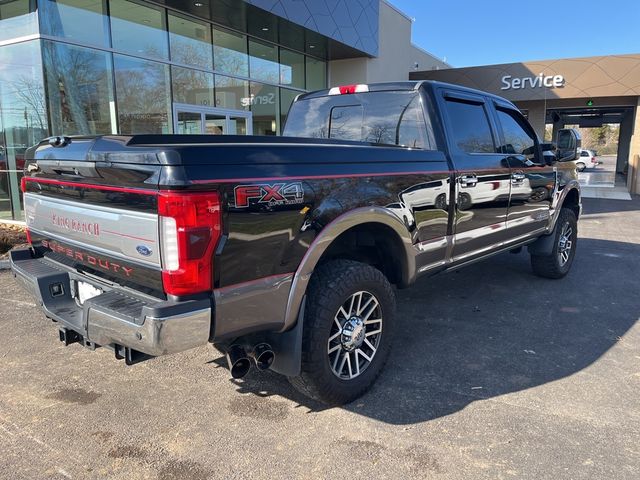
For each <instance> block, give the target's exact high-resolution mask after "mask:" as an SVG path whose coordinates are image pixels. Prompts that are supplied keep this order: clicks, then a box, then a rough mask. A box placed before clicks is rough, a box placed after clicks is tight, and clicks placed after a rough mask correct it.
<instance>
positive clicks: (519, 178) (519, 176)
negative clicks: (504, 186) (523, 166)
mask: <svg viewBox="0 0 640 480" xmlns="http://www.w3.org/2000/svg"><path fill="white" fill-rule="evenodd" d="M525 178H527V176H526V175H525V174H524V173H512V174H511V181H512V182H513V183H521V182H524V179H525Z"/></svg>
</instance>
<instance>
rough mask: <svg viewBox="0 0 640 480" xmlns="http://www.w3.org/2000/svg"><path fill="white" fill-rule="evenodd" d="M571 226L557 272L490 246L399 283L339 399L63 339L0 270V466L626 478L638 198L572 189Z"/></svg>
mask: <svg viewBox="0 0 640 480" xmlns="http://www.w3.org/2000/svg"><path fill="white" fill-rule="evenodd" d="M579 231H580V238H579V242H578V252H577V255H576V259H575V263H574V265H573V269H572V271H571V273H570V274H569V275H568V276H567V277H566V278H565V279H563V280H558V281H551V280H544V279H540V278H537V277H534V276H533V275H532V274H531V271H530V268H529V258H528V255H527V254H526V253H525V252H522V253H520V254H517V255H514V254H509V253H507V254H503V255H499V256H496V257H493V258H491V259H489V260H487V261H485V262H483V263H478V264H476V265H473V266H470V267H468V268H466V269H463V270H459V271H457V272H452V273H448V274H443V275H440V276H438V277H434V278H428V279H423V280H421V281H420V282H419V283H418V284H417V285H415V286H414V287H413V288H411V289H408V290H404V291H401V292H399V302H398V305H399V315H398V321H399V322H400V323H401V326H400V328H399V335H398V338H397V339H396V343H395V347H394V350H393V351H392V355H391V359H390V362H389V364H388V365H387V368H386V369H385V371H384V373H383V374H382V376H381V377H380V379H379V381H378V383H377V384H376V386H375V387H374V388H373V390H372V391H371V392H370V393H368V394H367V395H366V396H364V397H363V398H362V399H360V400H358V401H356V402H354V403H353V404H350V405H347V406H345V407H342V408H325V407H323V406H322V405H319V404H317V403H314V402H311V401H309V400H307V399H306V398H304V397H302V396H301V395H299V394H298V393H297V392H296V391H295V390H293V388H292V387H290V386H289V384H288V382H287V381H286V379H284V378H281V377H279V376H277V375H275V374H272V373H269V372H267V373H258V372H255V370H254V371H253V372H252V373H250V374H249V375H248V376H247V377H245V379H244V380H240V381H233V380H231V379H230V376H229V374H228V371H227V370H226V368H224V367H222V366H221V364H222V362H221V360H222V359H221V358H220V355H219V354H218V353H217V352H216V351H215V350H214V349H213V348H211V347H202V348H199V349H196V350H193V351H190V352H185V353H183V354H179V355H174V356H170V357H164V358H159V359H154V360H152V361H149V362H145V363H142V364H139V365H136V366H133V367H126V366H125V365H124V364H123V363H122V362H117V361H115V360H114V359H113V354H112V353H111V352H110V351H108V350H106V349H98V350H96V351H95V352H91V351H89V350H86V349H83V348H82V347H80V346H78V345H77V344H76V345H71V346H69V347H64V346H63V345H62V344H61V343H59V342H58V340H57V330H56V327H55V325H54V324H52V323H51V322H48V321H47V320H46V319H45V318H44V316H43V315H42V314H41V313H40V311H39V310H38V309H37V308H36V307H35V306H34V304H33V301H32V299H31V298H30V297H29V296H28V295H27V294H26V293H25V292H23V291H22V290H21V288H20V287H19V286H18V285H17V284H16V283H15V282H14V280H13V278H12V277H11V274H10V273H9V272H6V271H5V272H2V273H0V312H1V314H2V315H1V316H0V330H1V331H2V335H1V336H0V365H1V366H0V478H2V479H43V478H55V479H68V478H74V479H93V478H114V479H127V480H135V479H160V480H169V479H181V480H186V479H218V478H220V479H227V478H237V479H251V478H271V479H273V478H286V479H290V478H309V479H311V478H313V479H315V478H332V479H336V478H345V477H348V478H367V479H378V478H394V479H395V478H416V479H425V478H434V479H485V478H486V479H500V478H531V479H554V480H557V479H559V478H571V479H613V478H615V479H634V480H635V479H638V478H640V396H639V395H638V391H639V389H640V348H639V347H640V322H638V320H639V315H640V300H639V292H640V275H639V273H640V197H637V196H636V197H634V199H633V200H632V201H631V202H629V201H615V200H586V201H585V215H584V217H583V218H582V219H581V221H580V224H579Z"/></svg>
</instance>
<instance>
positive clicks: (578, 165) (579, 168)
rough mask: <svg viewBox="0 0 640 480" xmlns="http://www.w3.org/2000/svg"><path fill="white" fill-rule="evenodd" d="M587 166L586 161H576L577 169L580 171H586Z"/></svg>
mask: <svg viewBox="0 0 640 480" xmlns="http://www.w3.org/2000/svg"><path fill="white" fill-rule="evenodd" d="M585 168H587V165H586V163H582V162H578V163H576V170H578V171H579V172H584V169H585Z"/></svg>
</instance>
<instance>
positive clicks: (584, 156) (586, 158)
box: [574, 149, 601, 172]
mask: <svg viewBox="0 0 640 480" xmlns="http://www.w3.org/2000/svg"><path fill="white" fill-rule="evenodd" d="M574 163H575V164H576V170H578V171H579V172H582V171H584V169H585V168H595V167H596V166H597V165H599V164H600V163H601V162H599V161H598V158H597V157H596V154H595V152H594V151H593V150H584V149H582V150H580V156H579V157H578V158H577V159H575V160H574Z"/></svg>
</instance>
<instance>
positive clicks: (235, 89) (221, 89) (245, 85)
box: [216, 75, 251, 110]
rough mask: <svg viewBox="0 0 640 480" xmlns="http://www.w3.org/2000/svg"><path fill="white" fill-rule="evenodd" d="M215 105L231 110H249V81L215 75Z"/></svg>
mask: <svg viewBox="0 0 640 480" xmlns="http://www.w3.org/2000/svg"><path fill="white" fill-rule="evenodd" d="M216 107H220V108H229V109H231V110H250V109H251V96H250V95H249V82H247V81H246V80H239V79H237V78H231V77H225V76H224V75H216Z"/></svg>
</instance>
